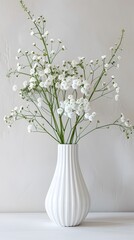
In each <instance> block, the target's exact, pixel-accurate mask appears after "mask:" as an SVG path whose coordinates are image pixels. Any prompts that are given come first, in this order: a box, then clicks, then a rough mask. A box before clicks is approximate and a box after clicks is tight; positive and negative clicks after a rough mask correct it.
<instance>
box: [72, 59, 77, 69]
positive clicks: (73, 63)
mask: <svg viewBox="0 0 134 240" xmlns="http://www.w3.org/2000/svg"><path fill="white" fill-rule="evenodd" d="M71 65H72V67H73V68H74V67H76V65H77V62H76V61H75V60H72V62H71Z"/></svg>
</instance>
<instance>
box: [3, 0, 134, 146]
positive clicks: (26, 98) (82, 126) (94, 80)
mask: <svg viewBox="0 0 134 240" xmlns="http://www.w3.org/2000/svg"><path fill="white" fill-rule="evenodd" d="M20 3H21V6H22V7H23V9H24V11H25V12H26V13H27V14H28V18H29V19H30V20H31V22H32V24H33V27H32V29H31V33H30V34H31V36H32V37H35V39H37V42H34V43H33V44H32V45H33V47H34V51H29V50H28V51H22V50H21V49H18V56H16V60H17V68H16V69H15V70H12V69H10V71H9V74H8V76H9V77H10V76H11V75H15V76H16V77H17V78H18V77H20V76H23V78H24V81H23V83H22V87H21V89H19V96H20V97H21V99H22V100H23V102H24V104H23V106H20V107H15V108H14V109H13V110H12V111H11V114H10V115H9V116H5V117H4V120H5V122H6V123H7V124H8V126H9V127H11V125H12V123H13V122H14V121H16V120H20V119H25V120H26V121H27V122H28V127H27V130H28V132H29V133H30V132H41V133H47V134H48V135H49V136H51V137H52V138H53V139H54V140H56V141H57V142H58V143H61V144H73V143H78V142H79V141H80V140H81V139H82V138H83V137H84V136H86V135H87V134H89V133H91V132H93V131H95V130H98V129H103V128H109V127H111V126H117V127H119V128H120V129H121V130H122V131H123V132H124V133H125V134H126V137H127V138H129V135H130V134H131V133H132V130H133V129H134V127H133V126H132V125H131V124H130V123H129V120H128V119H125V117H124V114H123V113H122V114H121V115H120V116H119V117H118V118H117V119H116V120H114V121H113V122H112V123H106V124H103V125H101V123H100V120H99V116H97V113H96V112H95V107H94V108H93V109H92V103H93V102H94V103H95V102H97V101H99V99H100V98H103V97H105V96H108V95H110V96H112V97H114V99H115V102H116V101H118V99H119V91H120V87H119V86H118V84H117V83H116V81H115V76H114V75H111V76H110V77H109V75H108V73H109V72H110V70H111V69H113V68H119V60H120V58H121V57H120V56H119V55H118V52H119V51H121V50H122V49H121V44H122V40H123V35H124V30H122V34H121V37H120V39H119V42H118V43H117V44H115V45H114V47H111V48H110V54H109V57H107V56H106V55H103V56H101V58H100V59H96V60H95V61H93V60H90V61H88V62H87V61H86V59H85V57H78V59H77V60H72V61H62V64H61V66H60V65H57V64H56V57H57V55H58V54H60V53H61V52H62V51H65V50H66V47H65V46H64V45H62V41H61V40H60V39H58V40H57V41H55V40H54V39H52V38H50V37H49V32H48V31H47V30H46V20H45V18H44V17H43V16H40V17H38V18H37V19H35V17H34V15H33V14H31V12H30V11H29V10H28V9H27V7H26V6H25V4H24V2H23V1H20ZM40 46H41V47H40ZM23 59H24V62H26V64H23ZM104 77H105V82H104V81H103V78H104ZM13 91H18V86H17V85H13ZM94 106H95V104H94Z"/></svg>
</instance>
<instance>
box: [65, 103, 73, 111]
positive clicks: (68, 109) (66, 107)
mask: <svg viewBox="0 0 134 240" xmlns="http://www.w3.org/2000/svg"><path fill="white" fill-rule="evenodd" d="M65 112H66V113H70V112H72V108H71V106H70V104H68V105H65Z"/></svg>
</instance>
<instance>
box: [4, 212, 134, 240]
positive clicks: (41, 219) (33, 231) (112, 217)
mask: <svg viewBox="0 0 134 240" xmlns="http://www.w3.org/2000/svg"><path fill="white" fill-rule="evenodd" d="M52 239H54V240H90V239H91V240H115V239H117V240H130V239H131V240H134V213H90V214H89V215H88V217H87V218H86V220H85V221H84V222H83V224H81V225H80V226H78V227H70V228H67V227H65V228H64V227H59V226H57V225H55V224H54V223H52V222H51V221H50V220H49V219H48V217H47V215H46V214H44V213H2V214H0V240H52Z"/></svg>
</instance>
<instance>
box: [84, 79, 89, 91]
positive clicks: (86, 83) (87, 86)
mask: <svg viewBox="0 0 134 240" xmlns="http://www.w3.org/2000/svg"><path fill="white" fill-rule="evenodd" d="M84 88H85V89H86V90H89V88H90V84H89V83H88V82H87V81H84Z"/></svg>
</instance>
